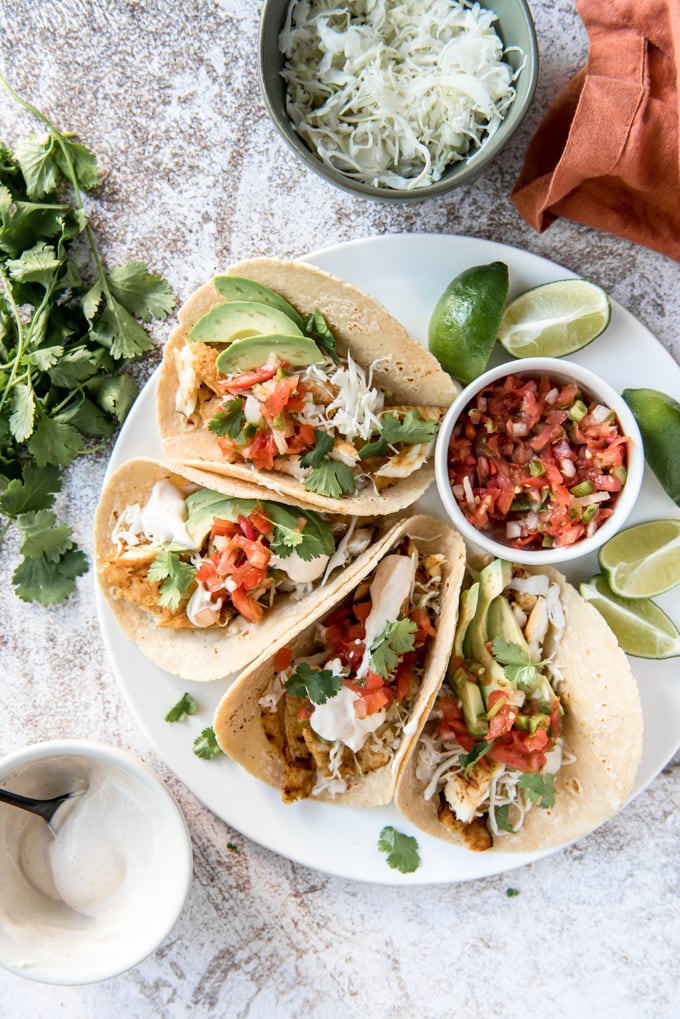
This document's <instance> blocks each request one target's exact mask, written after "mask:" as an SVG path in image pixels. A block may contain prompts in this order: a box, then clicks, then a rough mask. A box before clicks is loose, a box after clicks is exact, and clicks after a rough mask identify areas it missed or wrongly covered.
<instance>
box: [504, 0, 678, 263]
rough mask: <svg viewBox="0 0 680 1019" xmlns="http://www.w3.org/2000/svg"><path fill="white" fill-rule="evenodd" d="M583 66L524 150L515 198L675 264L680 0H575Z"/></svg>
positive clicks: (542, 223) (542, 216)
mask: <svg viewBox="0 0 680 1019" xmlns="http://www.w3.org/2000/svg"><path fill="white" fill-rule="evenodd" d="M576 6H577V8H578V11H579V14H580V15H581V18H582V19H583V22H584V24H585V26H586V29H587V30H588V36H589V42H590V49H589V53H588V62H587V64H586V66H585V67H584V68H583V69H582V70H581V71H579V73H578V74H577V75H576V77H575V78H574V79H573V80H572V81H571V82H570V83H569V85H567V87H566V88H565V89H564V90H563V91H562V93H561V94H560V95H559V96H558V98H557V100H556V101H555V103H554V105H553V106H552V107H551V109H550V110H549V111H548V113H547V114H546V116H545V118H544V119H543V121H542V123H541V124H540V125H539V127H538V129H537V131H536V134H535V135H534V137H533V138H532V140H531V143H530V145H529V148H528V150H527V154H526V158H525V161H524V166H523V168H522V172H521V174H520V176H519V179H518V180H517V183H516V185H515V188H514V191H513V194H512V200H513V202H514V203H515V205H516V206H517V208H518V209H519V211H520V213H521V214H522V216H524V218H525V219H526V220H527V222H528V223H530V224H531V226H533V227H534V228H535V229H536V230H539V231H543V230H545V229H546V228H547V227H548V226H550V224H551V223H552V222H554V220H555V219H556V217H558V216H565V217H566V218H567V219H573V220H576V222H578V223H585V224H587V225H588V226H593V227H597V228H598V229H600V230H606V231H608V232H609V233H613V234H617V235H618V236H620V237H625V238H627V239H628V240H631V241H635V242H637V243H638V244H644V245H645V246H646V247H649V248H653V249H654V250H655V251H661V252H663V253H664V254H666V255H670V256H671V258H674V259H677V260H678V261H680V130H679V127H678V121H679V110H680V0H576Z"/></svg>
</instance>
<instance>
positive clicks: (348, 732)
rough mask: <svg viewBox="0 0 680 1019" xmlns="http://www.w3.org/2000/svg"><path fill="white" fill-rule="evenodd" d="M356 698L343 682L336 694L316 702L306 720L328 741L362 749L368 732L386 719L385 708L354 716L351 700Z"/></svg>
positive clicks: (354, 748)
mask: <svg viewBox="0 0 680 1019" xmlns="http://www.w3.org/2000/svg"><path fill="white" fill-rule="evenodd" d="M326 667H327V668H328V667H329V666H326ZM357 700H359V694H357V693H355V692H354V691H353V690H350V688H349V687H348V686H342V687H341V688H340V690H339V691H338V693H336V695H335V697H329V698H328V700H327V701H326V703H325V704H316V705H315V706H314V710H313V711H312V714H311V716H310V719H309V724H310V725H311V727H312V729H313V730H314V732H315V733H316V734H317V736H321V738H322V739H325V740H328V741H329V742H331V743H334V742H335V741H336V740H340V742H341V743H344V744H345V746H346V747H349V748H350V750H353V751H354V753H356V752H357V751H358V750H361V748H362V746H363V745H364V743H365V742H366V739H367V737H368V736H369V735H370V733H372V732H375V730H376V729H378V728H379V727H380V726H381V725H382V723H383V722H384V721H385V709H384V708H383V709H382V710H381V711H376V712H375V714H373V715H367V716H366V718H357V716H356V715H355V713H354V702H355V701H357Z"/></svg>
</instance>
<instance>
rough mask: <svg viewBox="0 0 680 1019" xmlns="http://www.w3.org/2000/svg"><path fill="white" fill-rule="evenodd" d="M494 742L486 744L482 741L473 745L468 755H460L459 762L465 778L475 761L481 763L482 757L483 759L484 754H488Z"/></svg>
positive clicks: (490, 741)
mask: <svg viewBox="0 0 680 1019" xmlns="http://www.w3.org/2000/svg"><path fill="white" fill-rule="evenodd" d="M495 742H496V741H495V740H489V741H488V742H487V741H486V740H482V741H481V742H480V743H475V745H474V746H473V748H472V750H470V751H469V753H467V754H461V755H460V758H459V761H460V763H461V764H462V765H463V767H464V768H465V775H466V777H467V774H468V772H469V771H470V768H472V767H473V765H475V764H476V763H477V761H481V759H482V757H485V756H486V754H488V752H489V750H491V747H492V746H493V745H494V743H495Z"/></svg>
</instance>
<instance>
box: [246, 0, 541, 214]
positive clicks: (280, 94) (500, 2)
mask: <svg viewBox="0 0 680 1019" xmlns="http://www.w3.org/2000/svg"><path fill="white" fill-rule="evenodd" d="M289 2H290V0H265V3H264V8H263V11H262V20H261V22H260V41H259V78H260V88H261V90H262V95H263V97H264V102H265V105H266V107H267V111H268V113H269V115H270V116H271V118H272V120H273V121H274V124H275V125H276V127H277V128H278V130H279V132H280V134H281V136H282V138H283V140H284V141H285V142H286V143H287V144H288V146H289V147H290V148H291V149H292V150H293V152H295V153H296V155H297V156H298V157H299V158H300V159H301V160H302V161H303V163H305V164H306V165H307V166H308V167H309V168H310V169H311V170H313V171H314V172H315V173H318V174H319V176H320V177H323V178H324V179H325V180H327V181H330V182H331V183H332V184H335V185H337V187H340V188H343V189H344V190H345V191H350V192H352V193H353V194H358V195H363V196H365V197H366V198H376V199H381V200H384V201H394V202H409V201H411V202H413V201H422V199H424V198H432V197H434V196H436V195H443V194H445V193H446V192H448V191H452V190H453V189H454V188H457V187H459V186H460V185H461V184H468V183H470V181H471V180H473V179H474V178H475V177H477V176H478V174H480V173H481V172H482V171H483V170H484V168H485V167H486V166H488V164H489V163H490V162H491V161H492V160H494V159H496V158H497V156H498V155H499V153H500V152H501V150H502V149H503V148H504V147H505V145H507V143H508V141H509V139H510V138H511V137H512V135H513V134H514V133H515V131H516V130H517V128H518V127H519V125H520V124H521V122H522V120H523V118H524V116H525V114H526V112H527V110H528V109H529V105H530V103H531V100H532V98H533V95H534V91H535V88H536V80H537V77H538V46H537V43H536V32H535V29H534V23H533V19H532V16H531V11H530V9H529V5H528V3H526V2H525V0H481V3H480V5H481V6H482V7H486V8H489V9H490V10H493V11H494V12H495V14H496V16H497V21H496V22H495V25H494V27H495V29H496V32H497V33H498V35H499V36H500V38H501V39H502V41H503V43H504V46H505V48H506V49H507V50H509V52H508V53H507V54H506V55H505V57H504V59H505V60H506V61H507V63H509V64H510V65H511V66H512V67H513V68H514V69H515V70H517V69H518V68H519V67H520V66H521V68H522V69H521V71H520V73H519V76H518V78H517V81H516V82H515V88H516V91H517V95H516V97H515V100H514V102H513V104H512V106H511V107H510V109H509V111H508V112H507V114H506V116H505V119H504V120H503V123H502V124H501V126H500V127H499V128H498V130H497V131H496V133H495V134H494V135H493V136H492V137H491V138H489V139H487V140H486V141H485V142H483V143H482V145H481V146H480V147H479V148H477V149H475V150H474V152H473V153H472V154H471V155H469V156H468V157H467V158H465V159H463V160H461V161H459V162H457V163H454V164H453V165H452V166H451V167H450V168H449V169H448V170H446V172H445V173H444V175H443V176H442V178H441V179H440V180H439V181H437V183H436V184H429V185H426V186H425V187H420V188H414V189H413V190H411V191H401V190H397V189H394V188H388V187H372V186H371V185H370V184H364V183H361V182H359V181H355V180H352V179H351V178H350V177H347V176H346V175H345V174H343V173H341V172H340V171H338V170H334V169H331V168H330V167H328V166H326V165H325V163H323V162H322V161H321V160H320V159H319V157H318V156H317V155H316V153H314V152H313V151H312V150H311V149H310V148H309V147H308V146H307V144H306V143H305V142H304V141H303V139H302V138H301V137H300V135H299V134H298V133H297V132H296V130H295V128H294V127H293V125H292V124H291V121H290V119H289V116H288V113H287V111H286V88H285V83H284V81H283V79H282V77H281V74H280V71H281V66H282V63H283V56H282V54H281V51H280V50H279V33H280V31H281V27H282V25H283V23H284V19H285V15H286V11H287V9H288V5H289Z"/></svg>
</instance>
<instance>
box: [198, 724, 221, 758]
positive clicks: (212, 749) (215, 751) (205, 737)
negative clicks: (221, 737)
mask: <svg viewBox="0 0 680 1019" xmlns="http://www.w3.org/2000/svg"><path fill="white" fill-rule="evenodd" d="M192 749H193V752H194V754H195V755H196V757H200V758H201V760H203V761H211V760H212V759H213V757H219V756H220V754H223V753H224V751H223V750H222V747H221V746H220V745H219V743H218V742H217V737H216V736H215V730H214V729H213V727H212V726H211V725H208V726H206V728H205V729H203V731H202V732H201V734H200V736H197V737H196V739H195V740H194V743H193V747H192Z"/></svg>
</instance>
